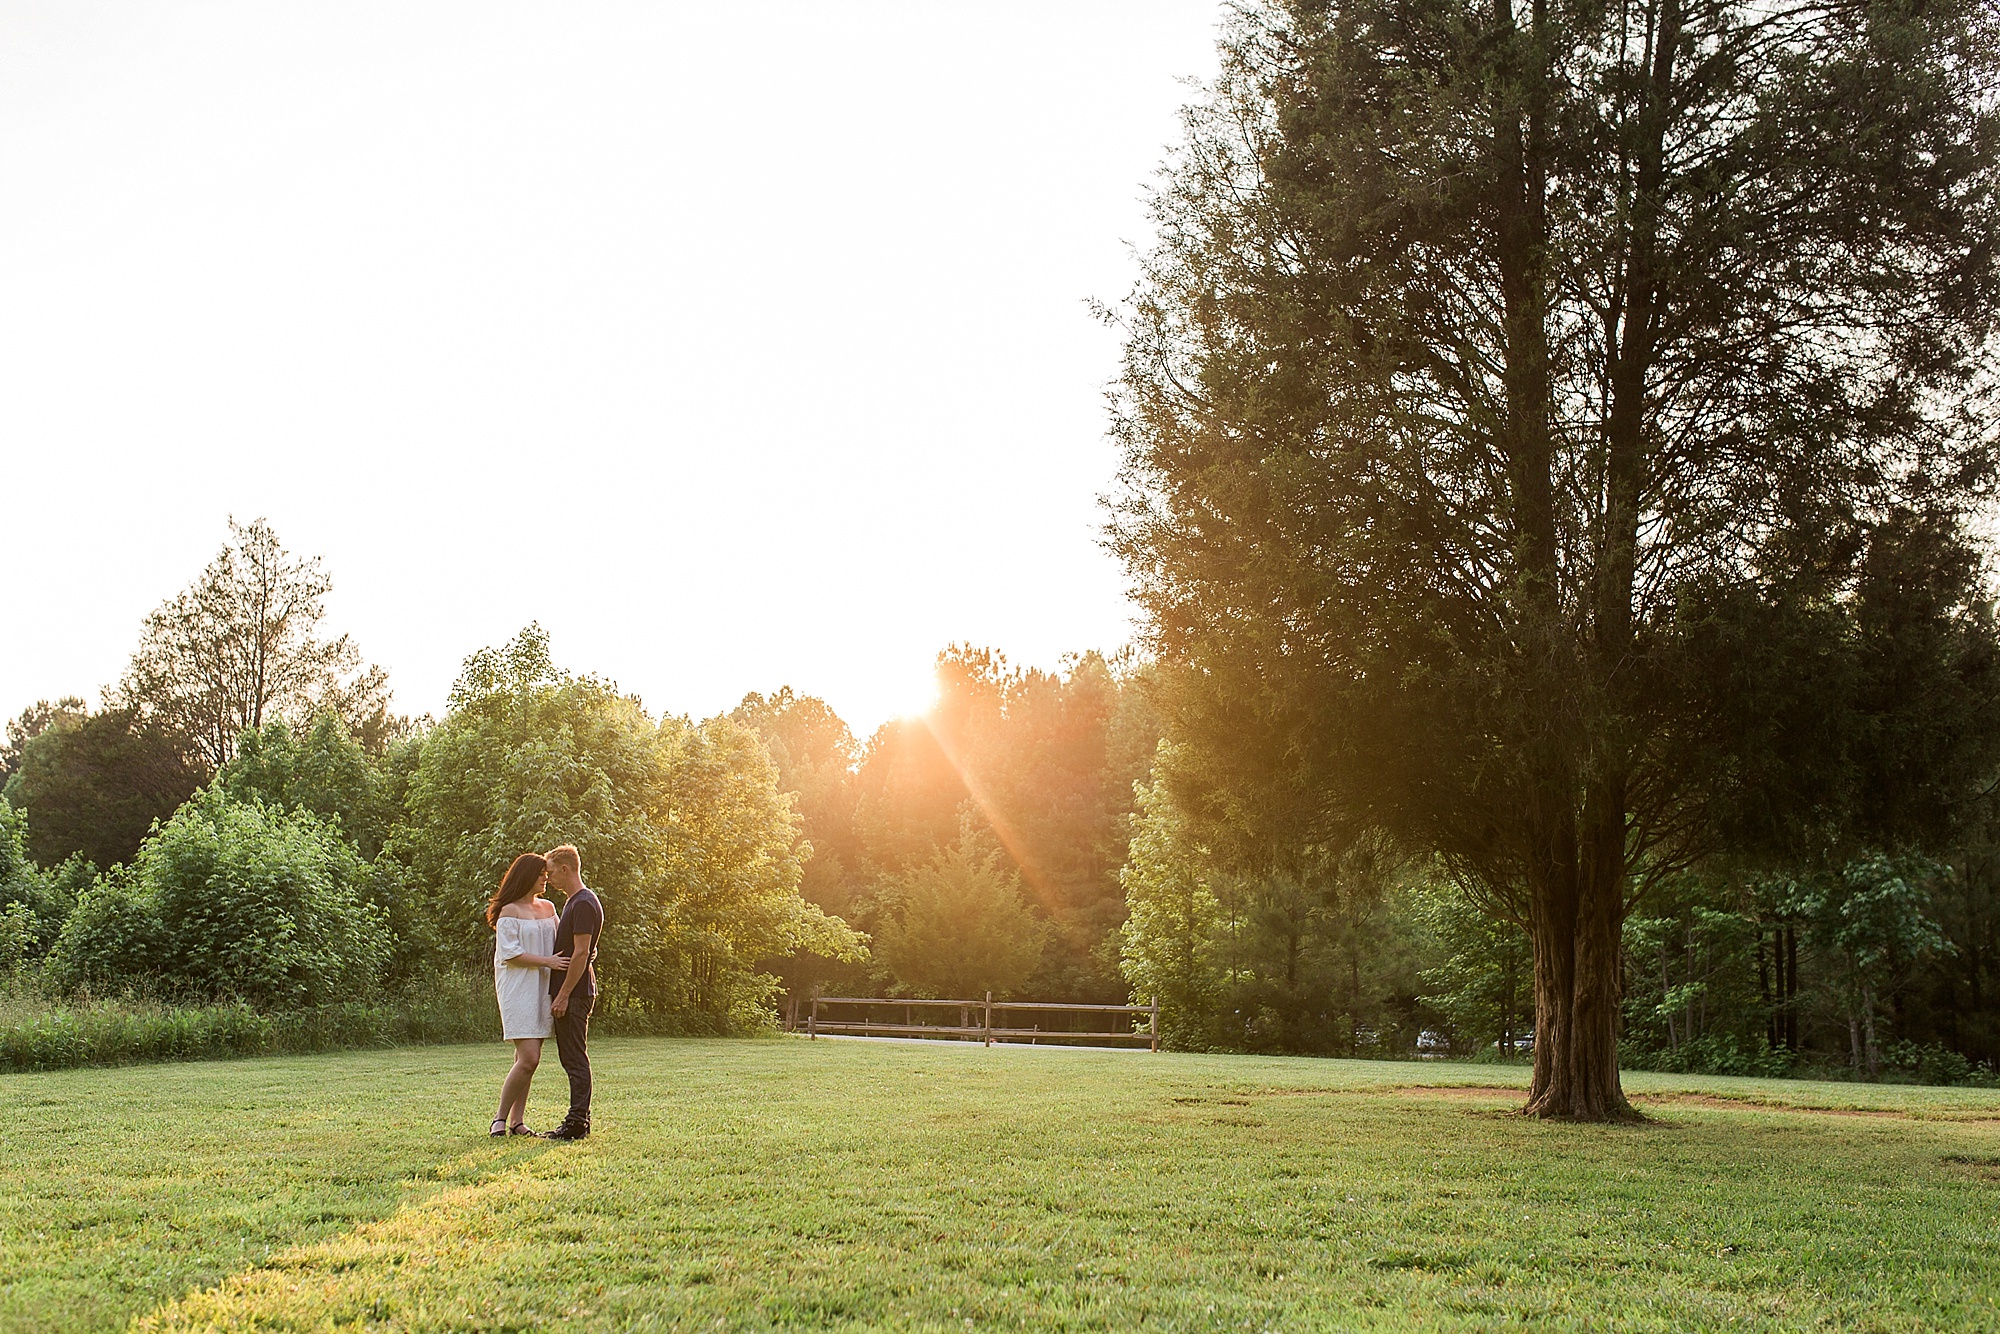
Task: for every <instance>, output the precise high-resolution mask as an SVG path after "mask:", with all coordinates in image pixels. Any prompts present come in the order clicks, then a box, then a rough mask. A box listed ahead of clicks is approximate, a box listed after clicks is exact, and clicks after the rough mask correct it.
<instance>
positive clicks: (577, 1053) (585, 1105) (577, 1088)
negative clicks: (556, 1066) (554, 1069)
mask: <svg viewBox="0 0 2000 1334" xmlns="http://www.w3.org/2000/svg"><path fill="white" fill-rule="evenodd" d="M596 999H597V998H596V997H595V996H578V995H576V994H574V993H572V994H571V996H570V998H569V1013H567V1014H559V1015H557V1016H556V1055H557V1057H559V1058H560V1059H561V1061H562V1068H563V1073H564V1074H566V1075H568V1076H569V1116H568V1117H567V1118H565V1119H566V1120H568V1121H569V1122H571V1123H572V1124H575V1125H580V1126H587V1125H589V1124H590V1007H591V1005H592V1003H593V1002H595V1001H596Z"/></svg>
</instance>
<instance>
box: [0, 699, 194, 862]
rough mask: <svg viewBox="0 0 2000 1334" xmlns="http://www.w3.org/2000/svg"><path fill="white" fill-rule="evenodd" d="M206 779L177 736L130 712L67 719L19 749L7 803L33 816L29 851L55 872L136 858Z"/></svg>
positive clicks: (69, 715) (112, 711)
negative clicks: (72, 862)
mask: <svg viewBox="0 0 2000 1334" xmlns="http://www.w3.org/2000/svg"><path fill="white" fill-rule="evenodd" d="M207 777H208V775H207V773H206V771H205V770H203V769H202V768H201V767H200V766H199V765H198V764H196V763H194V762H192V761H190V760H189V759H187V758H186V756H185V755H184V753H183V751H182V747H181V745H180V742H179V740H178V739H177V738H175V737H174V736H172V735H171V734H169V733H166V732H163V731H161V730H160V729H158V728H156V727H154V726H152V725H150V724H148V723H147V722H146V721H145V720H144V719H142V718H140V717H138V716H137V715H136V714H135V713H133V711H132V710H130V709H110V710H106V711H105V712H102V713H94V714H86V715H82V716H78V715H76V714H73V713H65V714H63V715H61V716H59V717H57V718H56V719H54V720H53V721H52V722H51V724H50V726H49V727H48V728H47V730H45V731H43V732H41V733H40V734H39V735H37V736H34V737H32V738H30V739H28V740H27V742H26V743H25V744H24V745H23V746H22V748H21V759H20V767H19V768H18V769H17V770H16V771H15V772H14V774H13V776H12V777H10V778H9V779H8V780H7V786H6V788H5V789H4V791H5V796H6V799H7V800H8V801H9V802H11V803H12V804H13V806H14V807H15V808H16V809H17V810H24V811H26V812H27V816H28V834H27V845H28V850H29V852H30V853H31V854H32V855H33V857H34V859H35V861H36V862H38V863H40V864H41V865H43V866H54V865H56V864H57V863H60V862H63V861H65V860H66V859H68V858H70V857H72V856H81V857H83V858H84V859H85V860H87V861H90V862H92V863H95V864H96V865H98V866H111V865H113V864H115V863H118V862H124V861H129V860H131V858H132V856H133V854H134V853H136V852H137V851H138V848H139V844H140V842H141V841H142V840H143V839H144V838H145V837H146V835H147V832H148V831H149V830H150V829H151V828H152V826H153V823H154V822H155V821H156V820H164V819H166V818H167V817H168V816H170V815H172V814H173V813H174V811H175V810H177V809H178V808H179V807H180V804H181V803H182V802H184V801H186V800H187V799H188V797H189V796H191V795H193V793H194V792H195V790H196V789H198V788H199V787H200V786H201V785H202V783H203V782H204V781H205V780H206V779H207Z"/></svg>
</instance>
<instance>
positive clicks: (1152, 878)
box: [1119, 787, 1226, 1051]
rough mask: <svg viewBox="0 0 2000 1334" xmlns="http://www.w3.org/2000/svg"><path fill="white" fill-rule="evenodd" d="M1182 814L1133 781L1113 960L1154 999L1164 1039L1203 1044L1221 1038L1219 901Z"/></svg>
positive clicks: (1144, 998)
mask: <svg viewBox="0 0 2000 1334" xmlns="http://www.w3.org/2000/svg"><path fill="white" fill-rule="evenodd" d="M1209 876H1210V873H1209V872H1208V870H1207V869H1206V867H1205V865H1204V859H1203V857H1202V853H1201V849H1200V848H1199V847H1198V846H1196V845H1195V844H1194V842H1193V837H1192V835H1191V834H1190V833H1189V831H1188V829H1187V825H1186V821H1185V820H1183V819H1182V818H1181V817H1180V812H1179V810H1178V808H1176V807H1175V806H1174V804H1173V803H1172V801H1171V800H1169V799H1168V798H1167V796H1166V794H1165V793H1164V792H1163V791H1161V790H1160V789H1158V788H1150V787H1148V788H1141V789H1140V792H1139V818H1138V820H1137V822H1136V824H1135V825H1134V828H1133V832H1132V843H1131V854H1130V856H1129V857H1128V858H1127V860H1126V862H1125V867H1124V870H1123V871H1122V872H1121V879H1122V881H1123V882H1124V886H1125V902H1126V906H1127V910H1128V913H1127V916H1126V919H1125V922H1124V925H1123V926H1122V927H1121V928H1120V929H1119V936H1120V953H1119V958H1120V963H1121V966H1122V968H1123V971H1124V974H1125V979H1126V981H1127V982H1129V983H1130V984H1131V987H1132V995H1133V997H1134V998H1135V999H1136V1000H1138V1001H1139V1003H1141V1004H1150V1003H1152V1002H1153V1001H1155V1000H1157V1001H1158V1002H1159V1006H1160V1036H1161V1038H1162V1039H1163V1040H1164V1041H1165V1042H1166V1044H1167V1045H1168V1046H1170V1047H1175V1048H1179V1049H1182V1050H1193V1051H1205V1050H1208V1049H1209V1048H1211V1047H1213V1046H1216V1045H1218V1044H1221V1043H1224V1042H1225V1041H1226V1039H1225V1038H1224V1037H1223V1035H1222V1032H1221V1029H1222V1009H1223V996H1224V992H1225V989H1226V979H1225V977H1224V975H1223V966H1222V964H1221V962H1220V959H1219V957H1218V954H1217V946H1218V942H1219V939H1220V937H1221V936H1222V934H1223V931H1224V929H1225V928H1224V923H1223V917H1222V903H1221V900H1220V899H1218V898H1217V897H1216V894H1215V891H1214V890H1213V889H1212V888H1211V887H1210V884H1209Z"/></svg>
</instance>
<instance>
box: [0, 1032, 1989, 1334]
mask: <svg viewBox="0 0 2000 1334" xmlns="http://www.w3.org/2000/svg"><path fill="white" fill-rule="evenodd" d="M504 1058H505V1053H504V1049H503V1048H502V1047H501V1046H500V1045H499V1044H497V1043H495V1044H492V1045H490V1046H479V1047H443V1048H427V1049H420V1050H406V1051H391V1052H356V1053H350V1054H343V1055H334V1056H315V1057H288V1058H271V1059H263V1060H248V1061H234V1062H220V1063H214V1064H200V1065H164V1066H145V1067H128V1068H123V1069H113V1070H71V1071H60V1072H55V1073H45V1074H13V1075H5V1076H0V1253H4V1254H3V1255H0V1258H4V1266H0V1283H4V1286H3V1287H0V1329H5V1330H49V1329H65V1330H67V1329H78V1330H90V1329H118V1328H123V1327H125V1326H126V1325H127V1324H128V1323H135V1324H136V1326H137V1327H138V1328H140V1329H147V1330H153V1329H158V1330H196V1329H204V1330H205V1329H222V1330H249V1329H258V1330H273V1329H323V1328H328V1327H336V1328H343V1329H345V1328H365V1329H396V1330H403V1329H409V1330H432V1329H438V1330H443V1329H452V1330H457V1329H481V1330H500V1329H521V1330H526V1329H539V1328H550V1327H553V1328H569V1329H628V1328H629V1329H662V1330H664V1329H712V1328H728V1329H743V1328H750V1329H758V1328H772V1327H780V1326H782V1327H796V1326H805V1327H832V1328H873V1327H885V1328H911V1329H934V1330H946V1329H952V1330H963V1329H966V1328H999V1327H1007V1328H1034V1329H1051V1328H1079V1329H1081V1328H1090V1329H1129V1328H1134V1327H1145V1328H1158V1329H1166V1330H1172V1329H1284V1330H1292V1329H1492V1328H1496V1327H1503V1326H1510V1325H1511V1326H1516V1327H1521V1328H1532V1329H1574V1330H1585V1329H1590V1330H1608V1329H1633V1330H1688V1329H1711V1328H1714V1329H1721V1328H1725V1327H1727V1328H1748V1329H1855V1330H1929V1329H1946V1328H1961V1329H2000V1307H1997V1306H1996V1300H1997V1299H2000V1093H1992V1092H1976V1091H1968V1090H1952V1089H1916V1088H1875V1087H1852V1086H1844V1085H1837V1084H1803V1083H1787V1082H1785V1081H1781V1080H1731V1079H1709V1078H1697V1077H1691V1076H1657V1075H1654V1076H1648V1075H1633V1076H1629V1077H1628V1087H1629V1088H1630V1089H1632V1090H1633V1091H1634V1092H1635V1093H1637V1094H1639V1095H1641V1096H1644V1097H1648V1098H1651V1099H1654V1100H1653V1101H1651V1102H1650V1103H1649V1104H1648V1105H1649V1110H1650V1111H1651V1113H1652V1116H1653V1118H1654V1121H1653V1123H1652V1124H1650V1125H1646V1126H1616V1127H1602V1126H1568V1125H1547V1124H1540V1123H1535V1122H1530V1121H1526V1120H1524V1119H1522V1118H1520V1117H1518V1116H1515V1115H1511V1114H1510V1113H1511V1109H1512V1108H1513V1107H1514V1106H1515V1105H1517V1104H1518V1101H1519V1099H1518V1097H1517V1096H1516V1095H1512V1094H1509V1093H1507V1092H1505V1091H1493V1090H1491V1089H1490V1088H1489V1089H1486V1090H1482V1089H1479V1088H1476V1087H1474V1088H1461V1089H1457V1090H1451V1089H1447V1088H1444V1087H1442V1086H1445V1085H1451V1084H1460V1085H1472V1086H1478V1085H1485V1086H1491V1085H1495V1084H1500V1083H1518V1082H1520V1080H1521V1078H1522V1075H1523V1072H1521V1071H1519V1070H1515V1069H1495V1068H1488V1067H1477V1066H1471V1067H1468V1066H1462V1065H1443V1064H1422V1065H1393V1064H1386V1063H1374V1062H1342V1061H1312V1060H1278V1059H1257V1058H1248V1057H1219V1056H1218V1057H1207V1056H1179V1055H1158V1056H1153V1055H1148V1054H1145V1053H1106V1052H1087V1051H1062V1050H1051V1049H1048V1048H1039V1049H1023V1048H1012V1049H994V1050H991V1051H988V1050H984V1049H981V1048H978V1047H960V1046H942V1045H914V1044H911V1045H878V1044H865V1043H852V1042H847V1043H841V1042H818V1043H811V1044H808V1043H806V1042H804V1041H801V1040H794V1039H780V1040H766V1041H747V1042H691V1041H667V1040H646V1039H627V1040H622V1041H616V1040H614V1041H607V1042H605V1043H604V1044H603V1047H602V1052H601V1054H600V1056H599V1059H598V1066H599V1072H600V1085H601V1090H602V1091H601V1094H600V1105H599V1112H598V1127H599V1133H598V1135H597V1136H596V1137H595V1138H593V1139H591V1140H590V1141H588V1142H587V1143H585V1144H582V1145H575V1146H568V1145H558V1144H548V1143H543V1142H526V1141H515V1142H510V1143H496V1142H493V1141H489V1140H488V1139H487V1138H486V1136H485V1133H484V1131H485V1123H486V1118H487V1117H488V1116H490V1115H491V1110H490V1105H489V1104H490V1101H491V1097H492V1095H493V1093H494V1091H495V1089H496V1087H497V1082H498V1080H499V1077H500V1074H501V1070H502V1066H503V1065H504ZM560 1085H561V1074H560V1071H559V1070H558V1069H557V1068H556V1067H555V1065H554V1062H553V1060H551V1061H550V1063H549V1064H548V1065H547V1066H545V1067H544V1071H543V1075H542V1083H541V1087H540V1091H539V1092H538V1095H537V1103H536V1117H537V1119H538V1120H539V1121H543V1122H546V1121H549V1120H552V1119H553V1116H554V1115H555V1114H556V1113H557V1112H558V1111H559V1106H558V1103H559V1101H560V1092H559V1090H560ZM1410 1085H1427V1086H1435V1087H1426V1088H1412V1087H1409V1086H1410ZM1725 1100H1727V1101H1725ZM1806 1108H1817V1109H1821V1110H1804V1109H1806ZM1857 1112H1858V1113H1860V1114H1856V1113H1857Z"/></svg>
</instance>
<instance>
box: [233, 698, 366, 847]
mask: <svg viewBox="0 0 2000 1334" xmlns="http://www.w3.org/2000/svg"><path fill="white" fill-rule="evenodd" d="M385 768H386V766H385V764H384V763H383V761H382V760H381V759H378V758H377V757H375V756H372V755H370V754H369V753H368V752H367V751H365V750H363V749H362V747H361V743H360V742H358V741H356V740H355V739H354V738H353V736H352V735H351V734H350V733H349V732H348V730H347V724H346V723H345V722H343V721H342V720H341V719H340V717H339V716H338V715H336V714H331V713H323V714H321V715H320V716H319V717H317V718H315V719H313V720H312V723H311V725H310V726H308V727H307V728H306V729H305V730H304V731H303V732H302V733H298V732H294V731H293V730H292V726H291V724H289V723H287V722H286V721H285V720H284V719H282V718H274V719H272V720H271V721H270V722H267V723H265V724H264V726H263V727H261V728H259V729H256V730H254V731H246V732H245V733H243V735H242V736H241V737H239V738H238V739H237V743H236V754H235V755H234V756H233V757H232V758H231V759H230V761H229V763H227V764H225V765H223V766H222V769H221V770H220V771H219V772H218V773H217V774H216V777H215V781H216V782H217V784H219V785H220V786H221V787H222V788H223V789H224V790H225V791H227V792H228V793H229V794H230V795H231V796H232V797H235V798H237V799H239V800H243V799H247V798H252V797H254V798H256V799H258V800H260V801H263V802H266V803H268V804H270V805H273V806H276V807H278V808H280V809H283V810H298V809H304V810H309V811H311V812H313V813H314V814H316V815H318V816H320V817H321V818H323V819H327V820H335V821H338V822H339V824H340V827H341V828H342V829H343V830H344V831H345V832H346V834H347V836H348V837H349V838H351V839H353V840H354V844H355V847H356V848H357V849H358V850H359V851H360V853H361V855H362V857H364V858H366V859H368V860H371V861H372V860H373V859H374V858H375V856H376V855H377V854H378V853H379V852H381V850H382V844H383V842H384V840H385V839H387V837H388V834H389V828H390V825H391V824H392V823H393V822H394V821H395V818H396V815H397V809H396V806H395V804H394V803H393V800H392V796H393V793H392V783H391V780H390V777H389V775H388V774H387V773H385V772H384V770H385Z"/></svg>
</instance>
